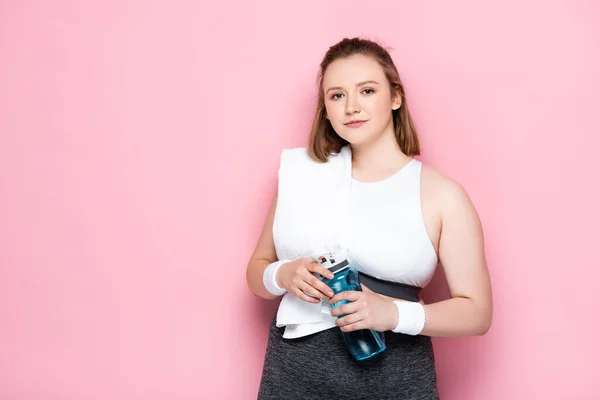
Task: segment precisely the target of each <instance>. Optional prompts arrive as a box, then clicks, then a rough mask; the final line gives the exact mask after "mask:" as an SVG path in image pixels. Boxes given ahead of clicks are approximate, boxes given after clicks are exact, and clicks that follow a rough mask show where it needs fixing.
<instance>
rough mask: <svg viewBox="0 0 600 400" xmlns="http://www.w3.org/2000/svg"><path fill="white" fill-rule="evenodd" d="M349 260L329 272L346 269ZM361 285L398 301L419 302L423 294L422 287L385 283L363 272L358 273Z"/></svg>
mask: <svg viewBox="0 0 600 400" xmlns="http://www.w3.org/2000/svg"><path fill="white" fill-rule="evenodd" d="M348 264H349V263H348V260H344V261H342V262H340V263H339V264H336V265H334V266H333V267H331V268H330V269H329V270H330V271H331V272H333V273H335V272H336V271H338V270H340V269H342V268H344V267H345V266H346V265H348ZM358 276H359V278H360V283H362V284H363V285H365V286H366V287H368V288H369V289H371V290H372V291H374V292H375V293H379V294H382V295H384V296H389V297H394V298H396V299H402V300H407V301H415V302H418V301H419V293H420V292H421V289H422V288H420V287H418V286H412V285H407V284H405V283H399V282H391V281H385V280H383V279H378V278H375V277H373V276H371V275H367V274H365V273H363V272H360V271H359V272H358Z"/></svg>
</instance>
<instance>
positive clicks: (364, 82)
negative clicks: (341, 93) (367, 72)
mask: <svg viewBox="0 0 600 400" xmlns="http://www.w3.org/2000/svg"><path fill="white" fill-rule="evenodd" d="M369 83H370V84H375V85H379V82H377V81H363V82H359V83H357V84H356V87H361V86H364V85H367V84H369ZM342 89H343V88H342V87H340V86H335V87H330V88H329V89H327V91H326V92H325V93H328V92H330V91H332V90H342Z"/></svg>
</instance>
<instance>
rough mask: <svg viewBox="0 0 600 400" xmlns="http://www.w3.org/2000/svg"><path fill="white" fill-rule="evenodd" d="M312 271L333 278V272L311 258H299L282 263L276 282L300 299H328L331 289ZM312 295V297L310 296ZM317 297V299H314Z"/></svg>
mask: <svg viewBox="0 0 600 400" xmlns="http://www.w3.org/2000/svg"><path fill="white" fill-rule="evenodd" d="M313 273H317V274H319V275H321V276H323V277H325V278H329V279H331V278H333V274H332V273H331V272H329V270H328V269H327V268H325V267H323V266H322V265H321V264H319V263H318V262H316V261H315V260H313V259H312V258H309V257H307V258H300V259H298V260H296V261H291V262H288V263H285V264H283V265H282V266H281V267H279V271H277V283H278V285H279V286H280V287H282V288H284V289H285V290H287V291H288V293H291V294H293V295H295V296H297V297H299V298H300V299H302V300H304V301H306V302H309V303H320V300H319V299H323V300H326V301H329V299H330V298H331V297H333V291H332V290H331V289H330V288H329V286H327V285H326V284H324V283H323V282H322V281H321V280H319V278H317V277H315V276H314V275H313ZM311 296H314V297H311ZM315 297H318V298H319V299H316V298H315Z"/></svg>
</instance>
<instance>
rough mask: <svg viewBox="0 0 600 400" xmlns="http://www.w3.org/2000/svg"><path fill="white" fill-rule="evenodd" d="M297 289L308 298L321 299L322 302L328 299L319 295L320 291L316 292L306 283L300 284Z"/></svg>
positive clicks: (323, 295)
mask: <svg viewBox="0 0 600 400" xmlns="http://www.w3.org/2000/svg"><path fill="white" fill-rule="evenodd" d="M298 287H299V288H300V290H302V291H303V292H304V293H306V294H307V295H309V296H313V297H318V298H319V299H323V300H328V299H329V296H327V295H325V294H323V293H321V292H320V291H318V290H317V289H315V288H314V287H313V286H311V285H309V284H308V283H306V282H302V283H300V285H298Z"/></svg>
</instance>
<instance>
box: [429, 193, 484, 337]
mask: <svg viewBox="0 0 600 400" xmlns="http://www.w3.org/2000/svg"><path fill="white" fill-rule="evenodd" d="M440 200H441V201H442V203H441V204H442V215H441V219H442V229H441V235H440V242H439V255H440V262H441V264H442V266H443V268H444V272H445V274H446V280H447V281H448V288H449V290H450V295H451V298H450V299H449V300H445V301H441V302H437V303H433V304H428V305H426V306H425V315H426V320H425V327H424V329H423V331H422V332H421V334H423V335H427V336H470V335H483V334H485V333H486V332H487V331H488V329H489V328H490V325H491V322H492V309H493V306H492V290H491V284H490V278H489V273H488V269H487V264H486V260H485V252H484V240H483V230H482V227H481V222H480V219H479V216H478V215H477V211H476V210H475V207H474V206H473V204H472V202H471V200H470V198H469V196H468V195H467V193H466V192H465V191H464V189H463V188H462V187H461V186H460V185H458V184H456V183H453V184H451V185H448V187H446V188H445V190H444V193H443V197H442V198H441V199H440Z"/></svg>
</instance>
